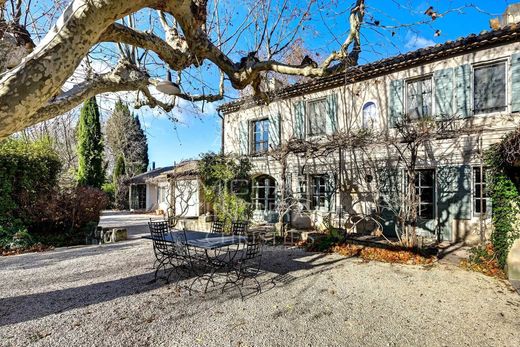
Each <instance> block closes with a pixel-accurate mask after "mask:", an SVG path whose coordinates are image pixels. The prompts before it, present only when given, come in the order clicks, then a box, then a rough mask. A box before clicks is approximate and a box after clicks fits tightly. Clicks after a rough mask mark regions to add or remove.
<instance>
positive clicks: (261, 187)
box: [251, 175, 276, 212]
mask: <svg viewBox="0 0 520 347" xmlns="http://www.w3.org/2000/svg"><path fill="white" fill-rule="evenodd" d="M251 200H252V202H253V206H254V208H255V210H257V211H266V212H267V211H273V210H275V201H276V181H275V180H274V178H272V177H271V176H267V175H262V176H259V177H257V178H255V179H254V180H253V194H252V199H251Z"/></svg>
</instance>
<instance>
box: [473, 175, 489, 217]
mask: <svg viewBox="0 0 520 347" xmlns="http://www.w3.org/2000/svg"><path fill="white" fill-rule="evenodd" d="M489 200H490V199H489V196H488V193H487V189H486V170H480V167H474V168H473V206H474V208H473V211H474V212H475V214H476V215H480V214H486V213H487V211H488V209H489V208H490V206H489V205H490V204H489Z"/></svg>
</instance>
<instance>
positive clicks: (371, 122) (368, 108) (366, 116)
mask: <svg viewBox="0 0 520 347" xmlns="http://www.w3.org/2000/svg"><path fill="white" fill-rule="evenodd" d="M376 124H377V106H376V104H375V103H374V102H373V101H368V102H366V103H365V104H364V105H363V128H372V127H374V126H376Z"/></svg>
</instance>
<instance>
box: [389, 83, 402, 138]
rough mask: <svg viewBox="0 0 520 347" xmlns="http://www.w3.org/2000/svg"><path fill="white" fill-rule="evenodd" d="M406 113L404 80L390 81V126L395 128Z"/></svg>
mask: <svg viewBox="0 0 520 347" xmlns="http://www.w3.org/2000/svg"><path fill="white" fill-rule="evenodd" d="M403 114H404V80H394V81H391V82H390V86H389V91H388V126H389V127H390V128H394V127H395V126H396V124H397V122H398V121H399V120H400V119H401V118H402V116H403Z"/></svg>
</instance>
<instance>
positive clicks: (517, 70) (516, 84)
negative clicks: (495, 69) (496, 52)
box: [511, 53, 520, 112]
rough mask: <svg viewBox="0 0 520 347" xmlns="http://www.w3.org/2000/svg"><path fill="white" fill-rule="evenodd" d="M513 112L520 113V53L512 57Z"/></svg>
mask: <svg viewBox="0 0 520 347" xmlns="http://www.w3.org/2000/svg"><path fill="white" fill-rule="evenodd" d="M511 112H520V53H515V54H513V55H512V57H511Z"/></svg>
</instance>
